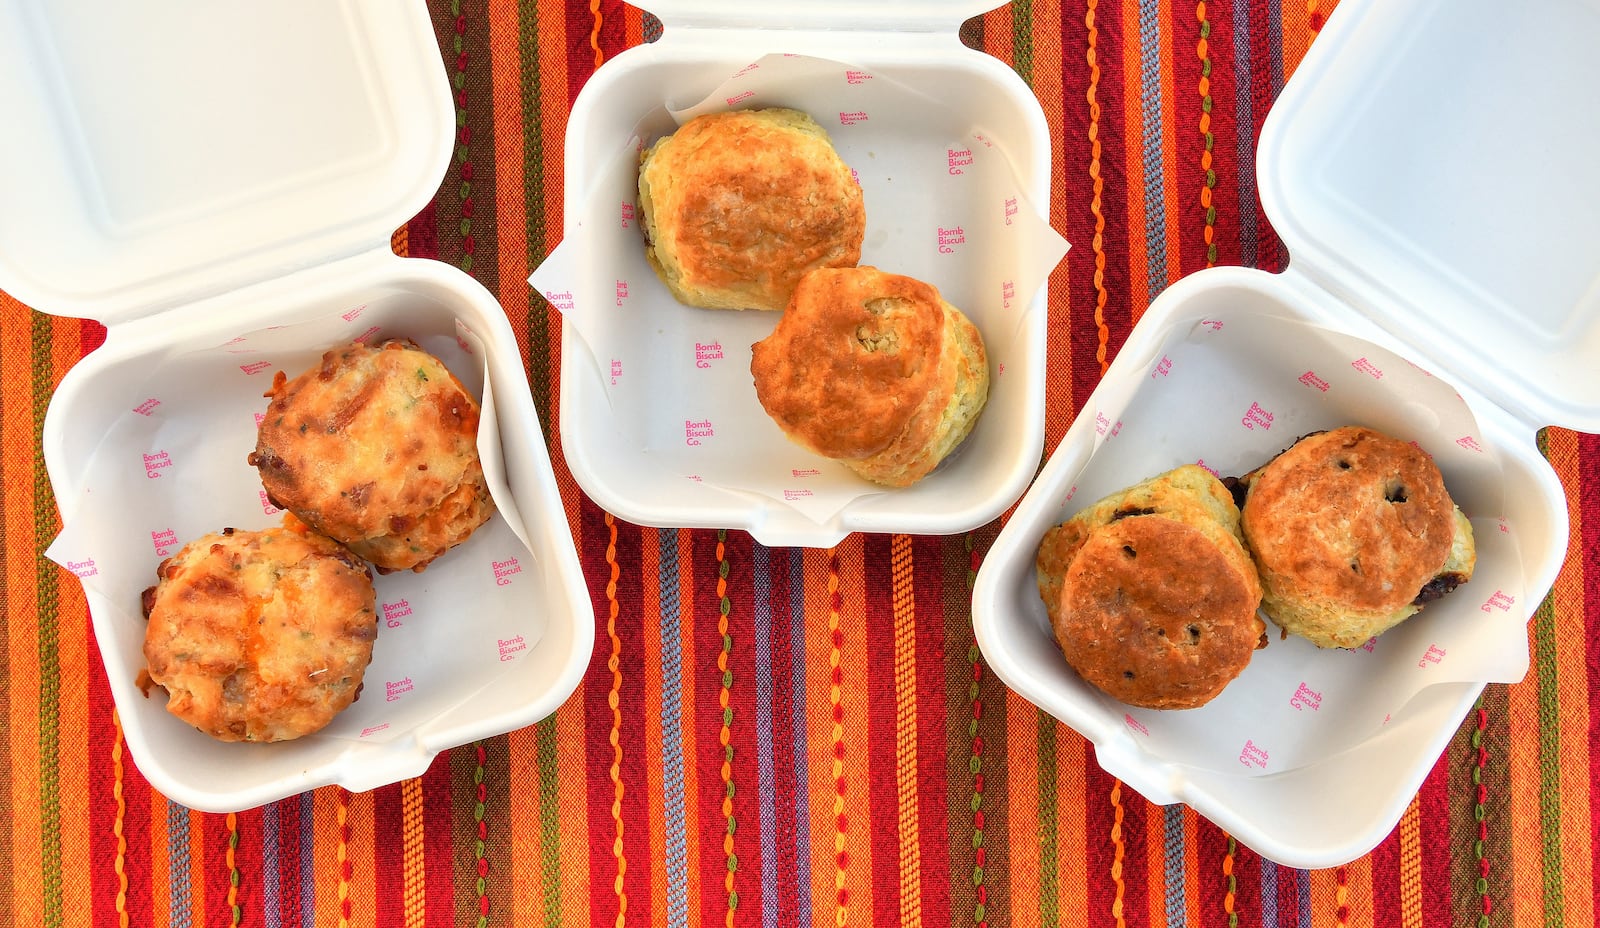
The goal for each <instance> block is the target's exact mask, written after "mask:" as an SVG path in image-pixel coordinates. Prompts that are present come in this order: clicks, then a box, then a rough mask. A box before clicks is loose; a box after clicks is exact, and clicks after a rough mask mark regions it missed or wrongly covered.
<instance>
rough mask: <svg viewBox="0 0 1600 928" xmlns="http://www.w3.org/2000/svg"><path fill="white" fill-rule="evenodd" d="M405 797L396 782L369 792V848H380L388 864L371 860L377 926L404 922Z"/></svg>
mask: <svg viewBox="0 0 1600 928" xmlns="http://www.w3.org/2000/svg"><path fill="white" fill-rule="evenodd" d="M404 809H405V806H404V794H403V791H402V789H401V786H400V784H399V783H391V784H389V785H388V786H381V787H379V788H378V789H375V790H373V791H372V846H373V847H374V848H383V849H384V851H383V852H382V853H383V855H384V856H385V857H388V858H389V860H388V861H387V862H380V861H373V867H372V896H373V908H374V910H375V911H376V912H377V919H378V923H379V924H386V923H389V922H393V923H395V924H402V923H404V921H405V899H406V889H405V866H404V863H403V861H404V858H405V830H404V828H402V827H401V826H402V823H403V822H404V820H405V811H404Z"/></svg>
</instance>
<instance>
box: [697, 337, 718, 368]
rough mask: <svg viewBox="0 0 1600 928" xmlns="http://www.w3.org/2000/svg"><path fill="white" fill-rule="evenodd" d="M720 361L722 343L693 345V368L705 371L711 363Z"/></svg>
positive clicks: (698, 343)
mask: <svg viewBox="0 0 1600 928" xmlns="http://www.w3.org/2000/svg"><path fill="white" fill-rule="evenodd" d="M720 360H722V342H715V341H714V342H711V343H710V344H702V343H701V342H695V343H694V366H695V367H698V368H700V369H701V370H705V369H706V368H708V367H710V366H711V362H712V361H720Z"/></svg>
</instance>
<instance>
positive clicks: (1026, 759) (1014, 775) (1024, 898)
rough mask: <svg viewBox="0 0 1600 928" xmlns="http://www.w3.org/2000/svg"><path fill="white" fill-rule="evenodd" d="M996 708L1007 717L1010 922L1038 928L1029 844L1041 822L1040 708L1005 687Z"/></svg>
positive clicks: (1035, 867) (1035, 865)
mask: <svg viewBox="0 0 1600 928" xmlns="http://www.w3.org/2000/svg"><path fill="white" fill-rule="evenodd" d="M1001 708H1002V709H1003V710H1004V712H1005V719H1006V763H1007V770H1006V780H1005V784H1006V790H1005V796H1004V802H1003V804H1002V808H1004V809H1005V815H1004V817H1003V821H1004V828H1005V832H1004V833H1005V836H1006V840H1007V841H1008V842H1010V844H1011V845H1012V846H1014V847H1015V848H1016V849H1017V850H1016V851H1015V852H1013V853H1012V854H1011V872H1010V874H1009V875H1008V876H1007V886H1008V889H1009V891H1010V893H1011V924H1012V925H1013V926H1014V928H1038V926H1039V924H1040V918H1039V880H1040V873H1039V870H1040V868H1039V854H1038V852H1037V851H1036V850H1034V848H1037V846H1038V842H1037V836H1038V835H1039V829H1040V828H1042V827H1043V826H1042V825H1041V824H1040V822H1039V736H1038V726H1037V722H1036V719H1037V718H1038V711H1039V710H1038V709H1036V708H1034V706H1033V704H1032V703H1030V702H1028V701H1027V700H1025V699H1023V698H1022V697H1021V696H1018V695H1017V694H1016V693H1014V692H1012V691H1011V690H1010V689H1007V690H1006V693H1005V702H1004V705H1003V706H1002V707H1001ZM996 818H1001V817H1000V816H996Z"/></svg>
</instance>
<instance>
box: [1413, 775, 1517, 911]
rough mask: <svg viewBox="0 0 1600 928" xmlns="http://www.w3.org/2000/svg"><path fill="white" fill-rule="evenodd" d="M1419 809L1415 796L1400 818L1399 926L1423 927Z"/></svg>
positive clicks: (1420, 818)
mask: <svg viewBox="0 0 1600 928" xmlns="http://www.w3.org/2000/svg"><path fill="white" fill-rule="evenodd" d="M1421 809H1422V806H1421V803H1420V802H1419V801H1418V799H1417V797H1416V796H1413V797H1411V804H1410V805H1408V806H1406V811H1405V812H1404V813H1402V814H1401V816H1400V826H1399V829H1398V832H1399V839H1398V840H1399V842H1400V865H1399V871H1400V874H1399V877H1400V878H1399V883H1400V885H1399V887H1398V891H1399V893H1400V926H1401V928H1421V926H1422V811H1421ZM1536 859H1537V858H1536Z"/></svg>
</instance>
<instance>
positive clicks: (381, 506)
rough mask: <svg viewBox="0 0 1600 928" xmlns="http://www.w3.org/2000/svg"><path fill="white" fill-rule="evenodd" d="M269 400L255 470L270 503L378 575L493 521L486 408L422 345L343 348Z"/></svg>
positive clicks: (282, 381) (405, 566)
mask: <svg viewBox="0 0 1600 928" xmlns="http://www.w3.org/2000/svg"><path fill="white" fill-rule="evenodd" d="M266 395H267V396H268V397H271V399H272V402H271V403H269V404H268V405H267V411H266V415H265V416H264V417H263V418H262V420H261V427H260V430H259V433H258V436H257V440H256V450H255V451H254V452H253V453H251V454H250V455H249V458H248V461H249V463H250V464H251V465H252V466H254V467H255V468H256V470H257V471H258V472H259V473H260V475H261V483H262V485H263V486H264V487H265V488H266V491H267V496H268V498H269V499H270V500H271V501H272V503H273V505H275V506H277V507H279V508H281V509H287V510H289V511H290V512H292V513H294V514H295V515H296V516H298V517H299V518H300V519H301V520H303V521H304V522H305V523H306V524H308V525H310V526H311V527H312V528H314V529H316V530H317V531H319V532H321V533H323V534H324V535H327V536H329V537H331V538H334V539H336V540H338V541H340V542H343V543H344V544H346V545H348V546H349V547H350V550H352V551H354V552H355V553H356V554H358V555H360V556H362V557H364V558H366V559H367V560H369V561H371V562H372V564H373V566H375V567H377V568H378V570H379V572H380V573H389V572H392V571H396V570H415V571H421V570H422V569H423V568H425V567H427V566H428V564H430V563H431V562H432V561H433V560H434V559H435V558H437V557H439V556H440V555H441V554H443V553H444V552H445V551H447V550H449V549H450V548H452V547H454V546H455V545H458V544H460V543H461V542H463V541H465V540H466V539H467V538H468V537H469V536H470V535H471V534H472V533H473V532H474V531H476V530H477V528H478V526H480V525H482V524H483V523H484V522H486V521H488V519H489V516H490V515H491V514H492V513H493V511H494V502H493V500H492V499H491V498H490V496H489V488H488V484H487V483H486V482H485V480H484V475H483V464H482V462H481V461H479V459H478V416H479V407H478V402H477V400H475V399H474V398H473V397H472V395H471V394H470V393H468V392H467V390H466V388H465V387H463V386H462V385H461V382H460V381H459V380H457V379H456V377H455V375H454V374H451V373H450V370H449V369H448V368H446V367H445V366H444V364H443V363H441V362H440V361H439V359H438V358H435V357H434V356H433V355H431V354H429V353H428V352H426V351H424V350H422V349H421V348H420V347H418V346H417V345H416V344H415V343H414V342H411V341H410V340H405V339H401V340H390V341H385V342H382V343H379V344H376V345H366V344H363V343H361V342H356V343H353V344H349V345H345V346H343V347H340V348H335V349H333V350H331V351H328V352H327V353H325V354H324V355H323V356H322V362H321V363H320V364H319V365H317V366H316V367H313V368H311V369H310V370H307V371H305V372H304V373H302V374H300V375H299V376H298V377H295V378H294V379H292V380H291V379H289V378H288V377H287V376H286V375H285V374H284V373H283V372H282V371H278V372H277V374H276V376H275V377H274V378H273V381H272V389H270V390H268V391H267V393H266Z"/></svg>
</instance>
